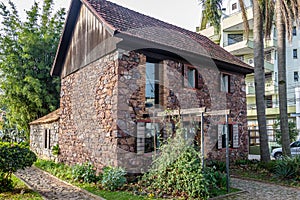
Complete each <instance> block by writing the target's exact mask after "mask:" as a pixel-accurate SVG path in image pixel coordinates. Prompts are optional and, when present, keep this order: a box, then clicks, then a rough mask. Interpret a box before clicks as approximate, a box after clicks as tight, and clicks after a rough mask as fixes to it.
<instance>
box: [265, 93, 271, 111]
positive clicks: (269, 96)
mask: <svg viewBox="0 0 300 200" xmlns="http://www.w3.org/2000/svg"><path fill="white" fill-rule="evenodd" d="M265 104H266V108H272V107H273V102H272V96H271V95H268V96H266V97H265Z"/></svg>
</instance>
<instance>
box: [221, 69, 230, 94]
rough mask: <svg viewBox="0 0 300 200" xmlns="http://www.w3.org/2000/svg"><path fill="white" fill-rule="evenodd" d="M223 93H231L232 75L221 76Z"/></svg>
mask: <svg viewBox="0 0 300 200" xmlns="http://www.w3.org/2000/svg"><path fill="white" fill-rule="evenodd" d="M221 91H222V92H227V93H229V92H230V75H228V74H223V73H222V74H221Z"/></svg>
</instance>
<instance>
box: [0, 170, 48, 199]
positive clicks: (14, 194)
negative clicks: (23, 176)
mask: <svg viewBox="0 0 300 200" xmlns="http://www.w3.org/2000/svg"><path fill="white" fill-rule="evenodd" d="M11 180H12V182H13V184H14V186H15V187H14V189H13V190H12V191H7V192H2V193H1V192H0V199H5V200H16V199H22V200H42V199H43V198H42V197H41V196H40V195H39V194H38V193H37V192H34V191H32V190H30V189H29V188H28V187H27V186H26V185H25V184H24V183H23V182H22V181H21V180H20V179H18V178H17V177H15V176H14V175H12V177H11Z"/></svg>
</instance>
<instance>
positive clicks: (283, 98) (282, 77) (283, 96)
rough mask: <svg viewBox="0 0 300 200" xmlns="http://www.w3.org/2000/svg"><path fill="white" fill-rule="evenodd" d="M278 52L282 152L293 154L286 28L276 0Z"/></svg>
mask: <svg viewBox="0 0 300 200" xmlns="http://www.w3.org/2000/svg"><path fill="white" fill-rule="evenodd" d="M276 27H277V53H278V60H277V61H278V93H279V115H280V129H281V134H282V136H281V143H282V153H283V155H286V156H291V149H290V136H289V126H288V114H287V91H286V90H287V89H286V86H287V83H286V42H285V40H286V30H285V24H284V22H283V19H282V13H281V9H280V1H276Z"/></svg>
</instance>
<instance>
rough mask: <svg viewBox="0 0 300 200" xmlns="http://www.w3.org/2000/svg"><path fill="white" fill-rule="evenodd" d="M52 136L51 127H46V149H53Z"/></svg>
mask: <svg viewBox="0 0 300 200" xmlns="http://www.w3.org/2000/svg"><path fill="white" fill-rule="evenodd" d="M50 138H51V133H50V129H45V132H44V148H45V149H51V148H50Z"/></svg>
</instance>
